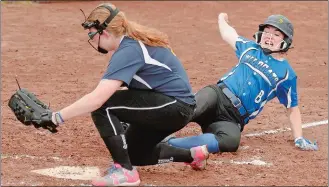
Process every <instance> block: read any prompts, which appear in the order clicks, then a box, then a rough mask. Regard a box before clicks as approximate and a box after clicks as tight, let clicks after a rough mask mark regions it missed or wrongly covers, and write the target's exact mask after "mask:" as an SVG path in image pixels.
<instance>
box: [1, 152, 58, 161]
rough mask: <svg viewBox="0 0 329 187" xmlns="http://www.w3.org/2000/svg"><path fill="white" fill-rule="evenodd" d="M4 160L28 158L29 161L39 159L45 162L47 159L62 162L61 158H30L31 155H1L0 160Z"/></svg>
mask: <svg viewBox="0 0 329 187" xmlns="http://www.w3.org/2000/svg"><path fill="white" fill-rule="evenodd" d="M6 158H12V159H21V158H30V159H41V160H47V159H53V160H58V161H63V159H62V158H59V157H55V156H52V157H46V156H31V155H9V154H1V160H2V159H6Z"/></svg>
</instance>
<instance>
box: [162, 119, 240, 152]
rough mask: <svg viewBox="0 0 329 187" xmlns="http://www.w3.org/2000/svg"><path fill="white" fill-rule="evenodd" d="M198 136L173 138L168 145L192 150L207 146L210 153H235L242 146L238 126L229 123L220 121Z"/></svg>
mask: <svg viewBox="0 0 329 187" xmlns="http://www.w3.org/2000/svg"><path fill="white" fill-rule="evenodd" d="M202 131H203V134H201V135H198V136H191V137H184V138H172V139H170V140H169V141H168V144H169V145H171V146H174V147H181V148H186V149H188V148H191V147H195V146H200V145H207V147H208V151H209V152H210V153H218V152H235V151H236V150H237V149H238V147H239V144H240V138H241V132H240V128H239V126H238V124H236V123H234V122H229V121H218V122H215V123H212V124H210V125H209V126H207V128H204V129H202Z"/></svg>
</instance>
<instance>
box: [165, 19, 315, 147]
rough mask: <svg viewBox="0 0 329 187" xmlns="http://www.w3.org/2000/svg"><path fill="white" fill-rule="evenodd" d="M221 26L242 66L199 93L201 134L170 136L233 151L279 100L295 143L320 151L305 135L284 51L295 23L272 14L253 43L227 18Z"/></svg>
mask: <svg viewBox="0 0 329 187" xmlns="http://www.w3.org/2000/svg"><path fill="white" fill-rule="evenodd" d="M218 23H219V30H220V34H221V36H222V38H223V40H224V41H226V42H227V43H228V44H229V45H230V46H231V47H232V48H233V49H234V50H235V53H236V56H237V58H238V64H237V65H236V66H235V67H233V68H232V69H231V70H230V71H229V72H228V73H227V74H226V75H224V76H223V77H222V78H221V79H220V80H219V81H218V83H217V84H213V85H209V86H207V87H205V88H203V89H201V90H200V91H198V92H197V93H196V95H195V96H196V101H197V108H196V112H195V114H194V117H193V119H192V120H191V121H192V122H197V123H198V124H199V125H200V126H201V128H202V132H203V134H202V135H199V136H192V137H185V138H171V139H169V141H168V143H169V144H170V145H172V146H175V147H181V148H190V147H194V146H198V145H204V144H206V145H207V146H208V150H209V152H211V153H217V152H235V151H236V150H237V149H238V147H239V144H240V137H241V132H242V131H243V128H244V126H245V125H246V124H248V122H249V120H252V119H254V118H256V116H258V115H259V114H260V113H261V111H262V109H263V107H264V106H265V104H266V103H267V102H269V101H270V100H272V99H274V98H278V100H279V101H280V103H281V104H282V105H284V107H285V108H286V109H287V112H288V115H289V119H290V122H291V129H292V133H293V137H294V140H295V146H296V147H298V148H299V149H301V150H318V146H317V144H316V143H312V142H311V141H309V140H308V139H306V138H305V137H303V134H302V120H301V114H300V110H299V108H298V93H297V75H296V73H295V71H294V70H293V68H292V67H291V66H290V65H289V63H288V61H287V59H284V58H283V55H284V54H285V53H286V52H287V51H288V50H289V48H290V47H291V44H292V41H293V35H294V28H293V25H292V23H291V22H290V21H289V20H288V19H287V18H286V17H284V16H282V15H271V16H269V17H268V18H267V19H266V21H265V22H264V23H263V24H260V25H259V30H258V32H256V33H255V35H254V38H255V41H252V40H249V39H246V38H244V37H242V36H239V35H238V34H237V32H236V30H235V29H234V28H233V27H231V26H230V25H229V24H228V16H227V14H226V13H221V14H219V16H218Z"/></svg>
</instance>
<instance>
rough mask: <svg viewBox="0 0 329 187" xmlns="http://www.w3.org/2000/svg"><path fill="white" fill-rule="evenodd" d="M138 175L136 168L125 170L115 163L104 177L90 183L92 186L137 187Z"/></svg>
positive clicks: (138, 182)
mask: <svg viewBox="0 0 329 187" xmlns="http://www.w3.org/2000/svg"><path fill="white" fill-rule="evenodd" d="M139 184H140V179H139V174H138V172H137V169H136V168H133V170H131V171H130V170H127V169H125V168H123V167H122V166H121V165H120V164H117V163H115V164H114V165H113V166H112V168H111V169H109V172H108V174H107V175H105V176H104V177H100V178H98V179H95V180H93V181H92V185H93V186H138V185H139Z"/></svg>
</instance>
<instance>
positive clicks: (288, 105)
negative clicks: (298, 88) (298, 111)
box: [287, 87, 291, 108]
mask: <svg viewBox="0 0 329 187" xmlns="http://www.w3.org/2000/svg"><path fill="white" fill-rule="evenodd" d="M290 107H291V87H290V88H289V90H288V94H287V108H290Z"/></svg>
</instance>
